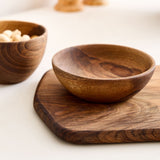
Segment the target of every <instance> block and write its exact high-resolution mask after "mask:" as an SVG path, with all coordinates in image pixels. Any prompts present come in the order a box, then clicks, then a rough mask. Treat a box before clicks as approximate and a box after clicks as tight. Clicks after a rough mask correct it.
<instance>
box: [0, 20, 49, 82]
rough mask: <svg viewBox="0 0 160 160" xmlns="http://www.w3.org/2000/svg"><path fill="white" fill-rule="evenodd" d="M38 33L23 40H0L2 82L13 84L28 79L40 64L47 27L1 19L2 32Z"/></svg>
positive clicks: (0, 74) (0, 76) (0, 75)
mask: <svg viewBox="0 0 160 160" xmlns="http://www.w3.org/2000/svg"><path fill="white" fill-rule="evenodd" d="M7 29H9V30H12V31H14V30H16V29H19V30H20V31H22V34H28V35H30V36H32V35H38V38H35V39H32V40H29V41H23V42H9V43H7V42H4V43H3V42H0V84H12V83H18V82H22V81H23V80H25V79H27V78H28V77H29V76H30V75H31V74H32V73H33V71H34V70H35V69H36V68H37V66H38V65H39V63H40V61H41V59H42V57H43V54H44V51H45V47H46V42H47V31H46V29H45V28H44V27H43V26H41V25H38V24H34V23H29V22H21V21H0V33H2V32H3V31H5V30H7Z"/></svg>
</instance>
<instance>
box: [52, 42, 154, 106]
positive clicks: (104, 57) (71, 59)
mask: <svg viewBox="0 0 160 160" xmlns="http://www.w3.org/2000/svg"><path fill="white" fill-rule="evenodd" d="M52 64H53V69H54V72H55V74H56V76H57V78H58V79H59V81H60V82H61V83H62V84H63V86H64V87H65V88H66V89H67V90H68V91H69V92H71V93H72V94H73V95H75V96H77V97H79V98H82V99H84V100H87V101H92V102H100V103H112V102H120V101H124V100H127V99H128V98H130V97H132V96H133V95H135V94H136V93H137V92H139V91H140V90H141V89H142V88H143V87H144V86H145V85H146V84H147V83H148V81H149V79H150V78H151V77H152V74H153V72H154V69H155V62H154V60H153V58H152V57H151V56H149V55H147V54H146V53H144V52H142V51H139V50H137V49H133V48H129V47H124V46H118V45H105V44H104V45H103V44H102V45H101V44H98V45H82V46H76V47H71V48H67V49H64V50H62V51H60V52H58V53H57V54H56V55H55V56H54V57H53V60H52Z"/></svg>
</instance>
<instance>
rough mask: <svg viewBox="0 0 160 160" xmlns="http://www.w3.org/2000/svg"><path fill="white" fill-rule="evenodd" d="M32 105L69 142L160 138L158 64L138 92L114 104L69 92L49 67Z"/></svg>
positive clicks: (159, 74)
mask: <svg viewBox="0 0 160 160" xmlns="http://www.w3.org/2000/svg"><path fill="white" fill-rule="evenodd" d="M34 108H35V110H36V112H37V113H38V115H39V117H40V118H41V119H42V120H43V121H44V122H45V124H46V125H47V126H48V127H49V128H50V129H51V130H52V131H53V132H54V133H55V134H56V135H57V136H58V137H60V138H61V139H63V140H65V141H68V142H71V143H76V144H94V143H96V144H97V143H126V142H149V141H160V66H157V68H156V71H155V73H154V75H153V77H152V79H151V81H150V82H149V84H148V85H147V86H146V87H145V88H144V89H143V90H142V91H141V92H139V93H138V94H137V95H136V96H134V97H133V98H131V99H130V100H128V101H126V102H122V103H116V104H94V103H89V102H86V101H83V100H81V99H79V98H77V97H75V96H73V95H71V94H70V93H69V92H67V91H66V90H65V89H64V88H63V86H62V85H61V84H60V83H59V82H58V80H57V79H56V77H55V75H54V73H53V71H52V70H50V71H48V72H47V73H46V74H45V75H44V76H43V77H42V79H41V81H40V82H39V85H38V87H37V91H36V94H35V98H34Z"/></svg>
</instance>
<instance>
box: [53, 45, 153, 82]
mask: <svg viewBox="0 0 160 160" xmlns="http://www.w3.org/2000/svg"><path fill="white" fill-rule="evenodd" d="M95 45H98V46H114V47H122V48H128V49H132V50H135V51H137V52H141V53H142V54H144V55H145V56H148V57H149V58H150V60H151V62H152V65H151V67H150V68H148V69H147V70H146V71H144V72H142V73H140V74H136V75H133V76H127V77H118V78H92V77H85V76H79V75H76V74H73V73H70V72H67V71H64V70H62V69H61V68H59V67H58V66H57V65H55V62H54V59H55V57H56V55H58V54H60V53H61V52H62V51H65V50H67V49H70V48H75V47H85V46H95ZM52 66H53V70H54V68H57V69H58V70H60V71H61V72H64V73H65V74H68V75H70V76H71V77H73V76H74V77H77V78H79V79H87V80H95V81H107V80H108V81H118V80H129V79H134V78H139V77H142V76H145V75H147V74H149V73H151V72H152V71H154V70H155V68H156V63H155V60H154V59H153V57H152V56H150V55H149V54H147V53H146V52H143V51H141V50H139V49H136V48H132V47H128V46H124V45H116V44H84V45H76V46H72V47H67V48H65V49H62V50H60V51H58V52H57V53H56V54H55V55H54V56H53V58H52Z"/></svg>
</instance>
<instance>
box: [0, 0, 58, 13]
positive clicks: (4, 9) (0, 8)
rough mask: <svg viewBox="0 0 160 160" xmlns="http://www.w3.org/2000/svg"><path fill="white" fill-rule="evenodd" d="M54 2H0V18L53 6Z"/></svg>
mask: <svg viewBox="0 0 160 160" xmlns="http://www.w3.org/2000/svg"><path fill="white" fill-rule="evenodd" d="M55 2H56V0H0V16H4V15H9V14H14V13H17V12H21V11H26V10H30V9H35V8H39V7H44V6H49V5H53V3H55Z"/></svg>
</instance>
